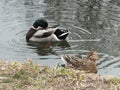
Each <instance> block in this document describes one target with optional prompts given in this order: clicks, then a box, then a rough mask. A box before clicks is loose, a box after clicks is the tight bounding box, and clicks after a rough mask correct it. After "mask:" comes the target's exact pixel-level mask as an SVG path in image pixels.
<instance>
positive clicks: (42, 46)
mask: <svg viewBox="0 0 120 90" xmlns="http://www.w3.org/2000/svg"><path fill="white" fill-rule="evenodd" d="M27 45H28V46H30V47H29V48H30V49H34V50H36V53H37V54H38V55H41V56H46V55H49V54H52V55H57V54H56V52H55V51H54V48H56V47H58V48H59V50H61V49H66V48H69V47H70V45H69V43H68V42H67V41H61V42H42V43H38V42H27Z"/></svg>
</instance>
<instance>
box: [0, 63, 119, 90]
mask: <svg viewBox="0 0 120 90" xmlns="http://www.w3.org/2000/svg"><path fill="white" fill-rule="evenodd" d="M0 90H120V79H115V78H109V79H107V77H103V76H99V75H97V74H93V73H85V72H84V71H75V70H71V69H66V68H62V67H59V66H56V67H55V68H50V67H47V66H43V65H37V64H35V63H33V62H32V61H26V62H24V63H20V62H16V61H12V62H9V61H6V62H5V61H0Z"/></svg>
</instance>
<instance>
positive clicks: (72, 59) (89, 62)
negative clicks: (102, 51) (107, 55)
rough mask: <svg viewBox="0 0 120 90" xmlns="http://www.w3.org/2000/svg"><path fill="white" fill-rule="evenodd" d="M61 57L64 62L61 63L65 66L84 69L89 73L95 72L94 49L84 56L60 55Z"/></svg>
mask: <svg viewBox="0 0 120 90" xmlns="http://www.w3.org/2000/svg"><path fill="white" fill-rule="evenodd" d="M61 59H62V60H63V61H64V62H65V64H64V65H63V66H64V67H66V68H73V69H75V70H84V71H87V72H90V73H97V67H96V60H97V59H98V55H97V52H96V51H90V52H89V53H88V55H87V57H86V58H82V57H81V56H79V55H68V54H67V55H62V56H61Z"/></svg>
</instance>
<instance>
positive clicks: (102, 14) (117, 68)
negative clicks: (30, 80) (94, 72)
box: [0, 0, 120, 77]
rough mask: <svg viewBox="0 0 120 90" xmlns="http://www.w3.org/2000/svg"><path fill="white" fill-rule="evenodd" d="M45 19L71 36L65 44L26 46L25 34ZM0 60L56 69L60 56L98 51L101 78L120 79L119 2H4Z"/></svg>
mask: <svg viewBox="0 0 120 90" xmlns="http://www.w3.org/2000/svg"><path fill="white" fill-rule="evenodd" d="M38 18H45V19H46V20H47V21H48V23H49V26H52V25H54V24H59V25H60V26H61V27H64V28H67V29H68V30H69V31H70V32H71V33H70V35H69V36H68V38H67V40H66V41H64V42H56V43H51V44H49V43H27V42H26V41H25V34H26V32H27V31H28V29H29V28H30V27H31V25H32V24H33V22H34V21H35V20H36V19H38ZM0 27H1V28H0V59H1V60H18V61H25V60H27V59H28V58H32V59H33V61H34V62H36V63H40V64H44V65H48V66H55V65H57V64H58V63H59V64H62V63H63V62H62V61H61V60H60V55H63V54H81V55H83V56H85V55H86V54H87V53H88V52H89V51H90V50H96V51H97V52H98V55H99V60H98V61H97V67H98V73H99V74H100V75H104V74H110V75H114V76H116V77H120V1H119V0H1V1H0Z"/></svg>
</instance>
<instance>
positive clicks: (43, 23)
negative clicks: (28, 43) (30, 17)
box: [33, 19, 48, 29]
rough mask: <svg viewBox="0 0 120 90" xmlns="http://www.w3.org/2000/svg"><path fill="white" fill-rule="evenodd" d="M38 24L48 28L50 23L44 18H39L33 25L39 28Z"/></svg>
mask: <svg viewBox="0 0 120 90" xmlns="http://www.w3.org/2000/svg"><path fill="white" fill-rule="evenodd" d="M38 26H40V27H42V28H44V29H45V28H47V27H48V23H47V21H46V20H44V19H38V20H36V21H35V22H34V23H33V27H35V28H38Z"/></svg>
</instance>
